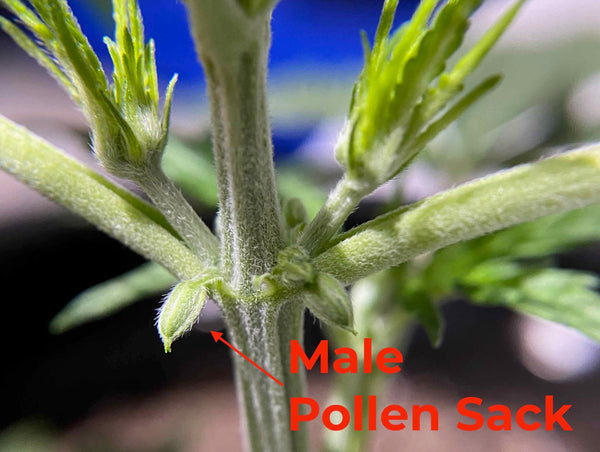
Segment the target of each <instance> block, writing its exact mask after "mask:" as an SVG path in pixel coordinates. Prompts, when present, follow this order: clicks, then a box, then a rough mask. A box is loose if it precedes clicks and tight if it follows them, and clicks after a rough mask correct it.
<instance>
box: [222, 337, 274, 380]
mask: <svg viewBox="0 0 600 452" xmlns="http://www.w3.org/2000/svg"><path fill="white" fill-rule="evenodd" d="M210 334H212V337H213V339H214V340H215V342H219V341H221V342H223V343H224V344H225V345H227V347H229V348H231V349H232V350H233V351H234V352H236V353H237V354H239V355H240V356H241V357H242V358H244V359H245V360H247V361H248V362H249V363H250V364H252V365H254V366H256V367H257V368H258V369H260V370H261V371H262V372H264V373H265V375H267V376H269V377H271V378H272V379H273V380H275V381H276V382H277V384H279V385H281V386H283V383H282V382H280V381H279V380H278V379H277V378H275V377H274V376H273V375H271V374H270V373H269V372H267V371H266V370H265V369H263V368H262V367H260V366H259V365H258V364H256V363H255V362H254V361H252V360H251V359H250V358H248V357H247V356H246V355H244V354H243V353H242V352H240V351H239V350H238V349H237V348H235V347H234V346H233V345H231V344H230V343H229V342H227V341H226V340H225V339H223V333H219V332H218V331H211V332H210Z"/></svg>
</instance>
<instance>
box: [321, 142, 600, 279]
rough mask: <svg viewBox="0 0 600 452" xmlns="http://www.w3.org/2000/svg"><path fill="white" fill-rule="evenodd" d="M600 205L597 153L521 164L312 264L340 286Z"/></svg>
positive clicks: (392, 216)
mask: <svg viewBox="0 0 600 452" xmlns="http://www.w3.org/2000/svg"><path fill="white" fill-rule="evenodd" d="M597 202H600V146H599V145H596V146H590V147H588V148H584V149H582V150H579V151H572V152H569V153H566V154H563V155H560V156H557V157H552V158H549V159H546V160H543V161H540V162H537V163H533V164H528V165H521V166H518V167H515V168H512V169H510V170H507V171H502V172H500V173H497V174H493V175H491V176H488V177H484V178H482V179H479V180H476V181H473V182H470V183H467V184H464V185H462V186H460V187H457V188H454V189H451V190H448V191H445V192H442V193H439V194H437V195H435V196H432V197H430V198H427V199H425V200H424V201H421V202H419V203H416V204H413V205H411V206H409V207H403V208H400V209H397V210H394V211H392V212H390V213H388V214H386V215H383V216H381V217H379V218H376V219H375V220H373V221H370V222H368V223H365V224H364V225H361V226H359V227H357V228H354V229H353V230H351V231H348V232H347V233H345V234H343V235H341V236H340V237H339V238H337V239H336V242H337V243H334V244H333V246H331V248H329V249H327V250H326V251H325V252H323V253H322V254H321V255H319V256H317V258H316V259H315V261H314V262H315V267H316V268H317V269H318V270H319V271H323V272H326V273H330V274H331V275H333V276H335V277H336V278H338V279H339V280H340V281H342V282H343V283H344V284H351V283H352V282H354V281H356V280H358V279H360V278H363V277H365V276H367V275H369V274H372V273H375V272H377V271H380V270H383V269H386V268H389V267H392V266H395V265H399V264H401V263H402V262H406V261H407V260H409V259H411V258H413V257H416V256H418V255H420V254H423V253H427V252H432V251H435V250H438V249H440V248H443V247H445V246H448V245H451V244H453V243H457V242H461V241H464V240H469V239H472V238H475V237H479V236H481V235H484V234H487V233H490V232H493V231H496V230H499V229H503V228H506V227H509V226H513V225H515V224H518V223H523V222H526V221H531V220H534V219H536V218H540V217H543V216H546V215H552V214H555V213H560V212H564V211H567V210H572V209H577V208H581V207H585V206H587V205H590V204H593V203H597Z"/></svg>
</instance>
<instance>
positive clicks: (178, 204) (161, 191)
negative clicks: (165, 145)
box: [135, 164, 219, 265]
mask: <svg viewBox="0 0 600 452" xmlns="http://www.w3.org/2000/svg"><path fill="white" fill-rule="evenodd" d="M135 181H136V183H137V184H138V185H139V186H140V188H141V189H142V190H144V192H145V193H146V194H147V195H148V196H149V197H150V199H151V200H152V202H153V203H154V205H155V206H156V207H157V208H158V209H159V210H160V211H161V212H162V214H163V215H164V216H165V217H166V218H167V220H168V221H169V223H170V224H171V225H172V226H173V228H174V229H175V230H176V231H177V232H178V233H179V235H180V236H181V238H182V239H183V241H184V242H185V243H186V244H187V246H188V247H189V248H190V249H191V250H192V251H194V252H195V253H196V255H197V256H198V257H199V258H200V260H201V261H202V262H203V263H205V264H206V265H215V264H216V263H217V261H218V256H219V242H218V240H217V238H216V237H215V236H214V235H213V234H212V232H211V231H210V229H209V228H208V227H207V226H206V224H204V222H203V221H202V220H201V219H200V217H199V216H198V215H197V214H196V212H195V211H194V209H193V208H192V206H190V204H189V203H188V202H187V200H186V199H185V198H184V197H183V194H182V193H181V191H180V190H179V189H178V188H177V187H176V186H175V184H174V183H173V182H172V181H171V180H170V179H169V178H168V177H167V176H166V175H165V173H164V172H163V170H162V169H161V167H160V165H159V164H156V165H151V166H149V167H148V168H147V169H146V171H144V172H143V173H142V174H141V175H139V176H137V177H136V179H135Z"/></svg>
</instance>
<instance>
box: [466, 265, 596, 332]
mask: <svg viewBox="0 0 600 452" xmlns="http://www.w3.org/2000/svg"><path fill="white" fill-rule="evenodd" d="M599 283H600V280H599V279H598V277H597V276H596V275H592V274H588V273H583V272H578V271H573V270H562V269H554V268H549V269H542V270H539V271H530V272H522V274H521V275H520V276H517V277H515V278H512V279H510V280H508V281H505V280H503V279H501V278H500V279H499V280H498V281H496V283H495V284H489V283H487V284H485V285H482V286H477V285H468V284H466V285H465V289H466V291H467V293H468V294H469V296H470V297H471V298H472V300H473V301H474V302H476V303H480V304H484V305H495V306H504V307H507V308H510V309H513V310H515V311H518V312H522V313H524V314H530V315H535V316H537V317H541V318H543V319H546V320H551V321H553V322H557V323H560V324H563V325H566V326H569V327H571V328H574V329H576V330H578V331H581V332H582V333H583V334H585V335H587V336H589V337H590V338H592V339H594V340H596V341H599V342H600V295H599V294H598V293H597V292H596V289H597V288H598V285H599Z"/></svg>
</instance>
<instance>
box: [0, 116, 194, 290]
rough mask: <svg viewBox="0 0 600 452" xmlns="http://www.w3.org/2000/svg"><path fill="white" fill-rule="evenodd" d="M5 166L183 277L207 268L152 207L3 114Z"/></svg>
mask: <svg viewBox="0 0 600 452" xmlns="http://www.w3.org/2000/svg"><path fill="white" fill-rule="evenodd" d="M0 168H2V169H3V170H5V171H7V172H8V173H10V174H12V175H14V176H15V177H17V179H19V180H20V181H22V182H24V183H25V184H27V185H29V186H30V187H32V188H34V189H35V190H37V191H39V192H40V193H42V194H44V195H45V196H47V197H48V198H50V199H52V200H53V201H56V202H57V203H59V204H61V205H63V206H65V207H66V208H67V209H69V210H71V211H72V212H74V213H76V214H78V215H81V216H82V217H84V218H85V219H86V220H88V221H89V222H91V223H92V224H94V225H95V226H97V227H98V228H99V229H101V230H102V231H104V232H106V233H107V234H108V235H110V236H112V237H114V238H116V239H117V240H119V241H121V242H122V243H124V244H125V245H127V246H129V247H130V248H131V249H133V250H134V251H136V252H137V253H139V254H141V255H142V256H144V257H146V258H147V259H150V260H153V261H155V262H157V263H159V264H161V265H162V266H163V267H165V268H166V269H167V270H169V271H170V272H171V273H172V274H173V275H175V276H177V277H178V278H181V279H190V278H193V277H195V276H196V275H198V274H199V273H201V272H202V271H203V269H204V267H203V265H202V264H201V263H200V262H199V261H198V259H197V258H196V256H194V254H193V253H192V252H191V251H190V250H189V249H188V248H187V247H186V246H185V245H183V244H182V243H181V242H180V241H179V239H178V238H177V237H175V236H174V235H173V234H172V233H171V232H170V231H169V230H168V229H167V228H165V227H164V226H162V225H161V223H160V219H161V218H162V216H161V215H160V214H159V213H158V212H156V211H155V210H154V209H153V207H151V206H150V205H148V204H146V203H145V202H144V201H142V200H141V199H139V198H136V197H135V196H133V195H132V194H130V193H126V191H125V190H124V189H123V188H121V187H118V186H117V185H115V184H113V183H112V182H110V181H109V180H107V179H105V178H104V177H102V176H101V175H99V174H97V173H94V172H93V171H91V170H90V169H89V168H87V167H85V166H84V165H82V164H81V163H79V162H77V161H76V160H74V159H72V158H71V157H68V156H67V155H65V154H64V153H63V152H61V151H59V150H58V149H56V148H55V147H54V146H52V145H51V144H50V143H48V142H47V141H45V140H43V139H41V138H40V137H38V136H36V135H35V134H33V133H32V132H30V131H28V130H26V129H25V128H23V127H21V126H19V125H17V124H15V123H14V122H12V121H10V120H8V119H7V118H5V117H3V116H0ZM162 222H164V219H163V220H162Z"/></svg>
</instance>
